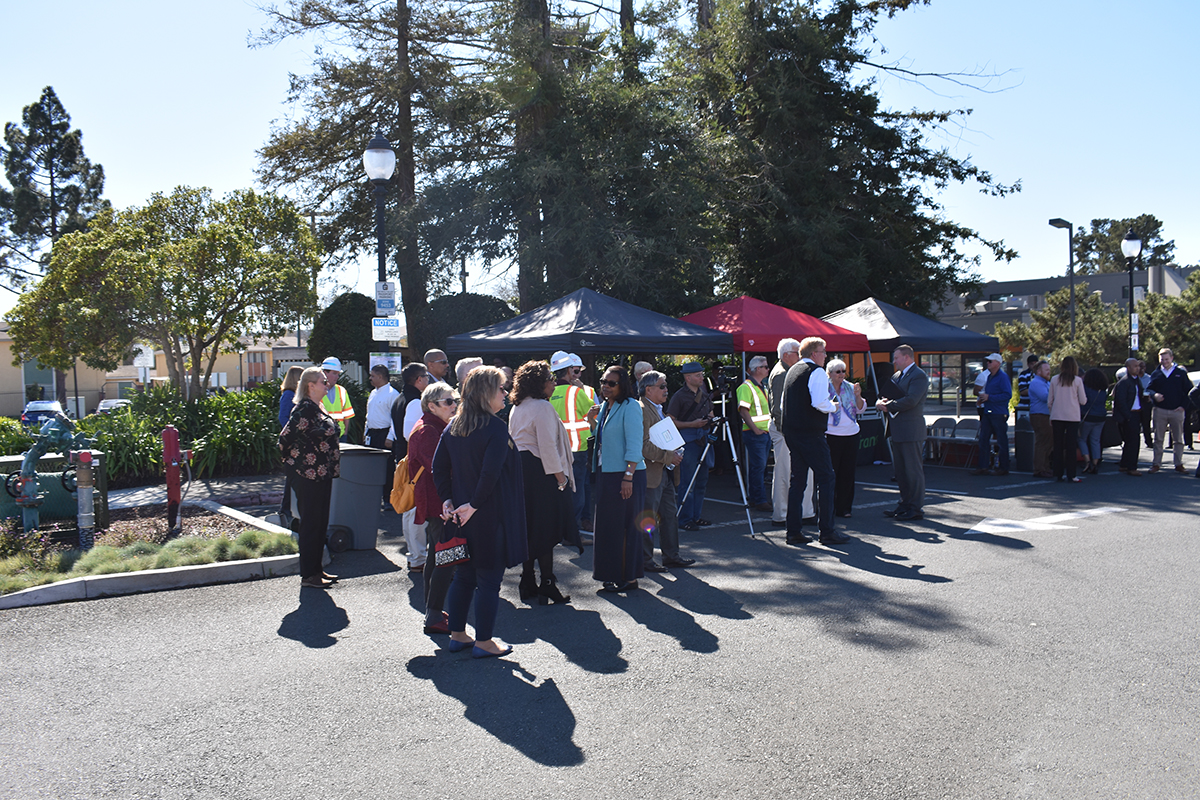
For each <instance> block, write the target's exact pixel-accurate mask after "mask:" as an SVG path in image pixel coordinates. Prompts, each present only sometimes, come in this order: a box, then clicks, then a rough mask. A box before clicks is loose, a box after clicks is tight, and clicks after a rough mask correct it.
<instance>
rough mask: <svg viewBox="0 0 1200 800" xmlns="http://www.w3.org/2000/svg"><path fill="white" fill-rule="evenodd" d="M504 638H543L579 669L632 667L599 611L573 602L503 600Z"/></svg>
mask: <svg viewBox="0 0 1200 800" xmlns="http://www.w3.org/2000/svg"><path fill="white" fill-rule="evenodd" d="M500 613H501V615H502V619H501V624H502V625H503V629H504V641H506V642H509V643H511V644H514V645H516V644H528V643H531V642H534V641H536V640H538V639H541V640H542V641H543V642H546V643H547V644H550V645H553V646H554V647H555V648H556V649H558V651H559V652H560V653H562V654H563V655H564V656H566V657H567V660H568V661H570V662H571V663H572V664H574V665H576V666H577V667H579V668H580V669H584V670H587V671H588V672H594V673H598V674H602V675H611V674H614V673H619V672H624V671H625V670H627V669H629V662H628V661H626V660H625V659H624V658H622V657H621V640H620V639H619V638H617V635H616V634H615V633H613V632H612V631H611V630H609V628H608V626H606V625H605V624H604V619H603V618H602V617H601V616H600V612H599V611H589V610H586V609H582V608H577V607H575V606H573V605H569V604H566V605H551V606H526V605H524V604H522V605H521V606H513V605H512V604H511V603H509V602H508V601H506V600H502V601H501V603H500Z"/></svg>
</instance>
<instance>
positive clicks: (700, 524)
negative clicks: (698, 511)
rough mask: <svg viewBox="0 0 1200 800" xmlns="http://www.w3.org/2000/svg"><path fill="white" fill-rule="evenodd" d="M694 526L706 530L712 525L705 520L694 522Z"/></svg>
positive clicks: (709, 521)
mask: <svg viewBox="0 0 1200 800" xmlns="http://www.w3.org/2000/svg"><path fill="white" fill-rule="evenodd" d="M696 524H697V525H699V526H700V527H701V528H707V527H708V526H709V525H712V521H711V520H707V519H698V520H696Z"/></svg>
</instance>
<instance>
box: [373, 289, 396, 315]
mask: <svg viewBox="0 0 1200 800" xmlns="http://www.w3.org/2000/svg"><path fill="white" fill-rule="evenodd" d="M395 313H396V284H394V283H388V282H387V281H377V282H376V283H375V316H377V317H390V316H392V315H394V314H395Z"/></svg>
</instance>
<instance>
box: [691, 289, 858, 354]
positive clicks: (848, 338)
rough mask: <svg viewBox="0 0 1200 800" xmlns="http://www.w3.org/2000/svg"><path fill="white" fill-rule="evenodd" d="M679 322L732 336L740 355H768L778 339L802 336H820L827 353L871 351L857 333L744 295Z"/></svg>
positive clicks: (801, 337)
mask: <svg viewBox="0 0 1200 800" xmlns="http://www.w3.org/2000/svg"><path fill="white" fill-rule="evenodd" d="M680 319H682V320H683V321H684V322H690V323H692V324H694V325H703V326H704V327H706V328H713V329H714V330H718V331H725V332H727V333H729V334H732V335H733V347H734V349H735V350H737V351H739V352H743V353H769V352H771V351H773V350H775V348H776V345H778V344H779V340H780V339H786V338H789V337H790V338H792V339H803V338H805V337H806V336H820V337H821V338H822V339H824V340H825V348H826V349H827V350H828V351H829V352H831V353H868V352H870V350H871V343H870V342H869V341H868V340H867V337H866V336H864V335H863V334H861V333H858V332H856V331H852V330H848V329H846V328H842V327H839V326H837V325H834V324H833V323H831V322H825V321H824V320H822V319H818V318H817V317H810V316H809V315H808V314H804V313H801V312H799V311H792V310H791V309H788V308H784V307H783V306H777V305H774V304H772V303H767V302H764V301H762V300H755V299H754V298H753V297H747V296H746V295H742V296H741V297H738V298H735V299H733V300H728V301H726V302H724V303H721V304H720V305H715V306H713V307H712V308H706V309H704V310H703V311H697V312H695V313H694V314H688V315H687V316H686V317H681V318H680Z"/></svg>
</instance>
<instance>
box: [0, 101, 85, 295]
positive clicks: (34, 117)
mask: <svg viewBox="0 0 1200 800" xmlns="http://www.w3.org/2000/svg"><path fill="white" fill-rule="evenodd" d="M21 118H22V122H21V123H20V124H18V123H14V122H9V123H7V124H5V126H4V145H3V146H2V147H0V153H2V155H3V159H4V175H5V179H6V180H7V182H8V187H7V188H6V187H4V186H0V280H3V281H4V282H5V283H7V284H8V285H9V286H10V287H12V288H14V289H17V288H19V287H21V286H23V285H25V284H26V283H27V282H28V281H30V280H32V279H36V278H37V277H39V276H40V275H41V274H42V273H43V272H44V271H45V267H46V265H47V263H48V261H49V255H50V252H49V251H50V245H52V244H53V242H55V241H56V240H57V239H58V238H59V237H60V236H62V235H64V234H68V233H72V232H75V231H81V230H84V229H85V228H86V227H87V224H88V221H89V220H91V219H92V217H94V216H95V215H96V214H97V213H99V212H100V211H102V210H104V209H106V208H108V201H107V200H103V199H101V197H100V195H101V193H102V192H103V191H104V169H103V167H101V166H100V165H99V164H96V165H93V164H92V163H91V162H90V161H88V159H87V157H86V156H85V155H84V153H83V133H82V132H81V131H79V129H75V130H71V117H70V115H68V114H67V112H66V109H64V108H63V105H62V103H61V102H59V99H58V96H57V95H56V94H55V93H54V89H53V88H51V87H49V86H47V87H46V88H45V89H43V90H42V96H41V97H40V98H39V99H38V101H37V102H36V103H34V104H32V105H28V106H26V107H25V108H24V110H23V111H22V113H21Z"/></svg>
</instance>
